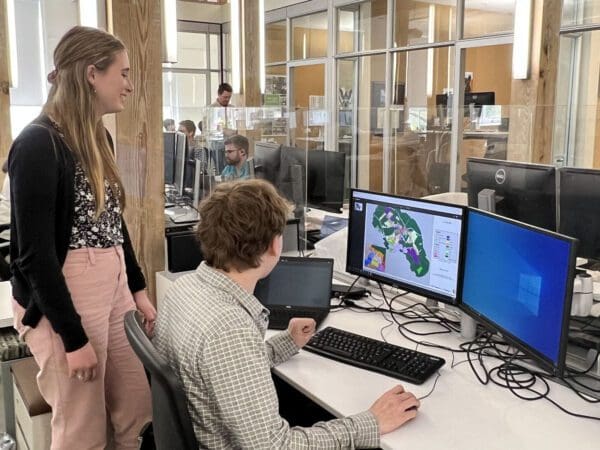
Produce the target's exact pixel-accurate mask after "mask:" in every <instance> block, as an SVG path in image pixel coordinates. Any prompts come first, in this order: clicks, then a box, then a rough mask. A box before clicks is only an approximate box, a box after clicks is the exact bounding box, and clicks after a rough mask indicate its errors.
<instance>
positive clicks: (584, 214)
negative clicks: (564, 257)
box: [558, 167, 600, 261]
mask: <svg viewBox="0 0 600 450" xmlns="http://www.w3.org/2000/svg"><path fill="white" fill-rule="evenodd" d="M558 180H559V184H558V186H559V191H558V199H559V200H558V216H559V225H558V231H559V232H560V233H562V234H566V235H568V236H573V237H575V238H577V239H579V247H578V251H577V256H580V257H582V258H588V259H593V260H596V261H598V260H600V170H597V169H580V168H574V167H563V168H561V169H559V170H558Z"/></svg>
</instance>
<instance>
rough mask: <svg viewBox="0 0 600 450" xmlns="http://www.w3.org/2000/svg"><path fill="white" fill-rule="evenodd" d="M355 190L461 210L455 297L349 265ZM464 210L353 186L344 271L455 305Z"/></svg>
mask: <svg viewBox="0 0 600 450" xmlns="http://www.w3.org/2000/svg"><path fill="white" fill-rule="evenodd" d="M355 192H359V193H366V194H374V195H385V196H387V197H391V198H395V199H400V200H410V201H417V202H424V203H428V204H431V205H440V206H446V207H452V208H458V209H460V210H462V220H461V223H462V229H461V236H460V244H459V254H458V270H457V273H456V296H455V298H452V297H450V296H447V295H443V294H441V293H439V292H435V291H430V290H427V289H424V288H422V287H419V286H413V285H411V284H409V283H403V282H401V281H398V280H390V279H389V278H385V277H383V276H379V275H377V274H374V273H372V272H364V271H362V270H355V269H354V268H353V267H351V266H350V252H349V251H348V248H349V247H350V237H351V236H352V233H353V225H352V211H353V208H354V193H355ZM466 211H467V207H466V206H463V205H455V204H452V203H444V202H437V201H434V200H429V199H423V198H413V197H406V196H401V195H394V194H387V193H383V192H375V191H368V190H365V189H354V188H352V189H350V209H349V213H348V237H347V241H346V272H348V273H350V274H353V275H358V276H361V277H364V278H368V279H370V280H374V281H377V282H379V283H384V284H386V285H388V286H391V287H393V288H398V289H403V290H406V291H408V292H412V293H414V294H418V295H422V296H424V297H426V298H428V299H433V300H437V301H440V302H442V303H446V304H448V305H452V306H457V305H458V304H459V303H460V298H461V296H462V279H463V270H464V255H463V253H464V251H463V250H464V246H465V236H466V234H467V227H468V223H467V213H466Z"/></svg>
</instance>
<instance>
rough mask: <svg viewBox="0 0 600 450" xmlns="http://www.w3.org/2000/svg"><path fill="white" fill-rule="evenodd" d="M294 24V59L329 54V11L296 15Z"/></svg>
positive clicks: (319, 56) (293, 20)
mask: <svg viewBox="0 0 600 450" xmlns="http://www.w3.org/2000/svg"><path fill="white" fill-rule="evenodd" d="M291 23H292V25H291V27H292V31H291V33H292V59H307V58H321V57H324V56H327V11H324V12H320V13H316V14H310V15H307V16H302V17H295V18H293V19H292V21H291Z"/></svg>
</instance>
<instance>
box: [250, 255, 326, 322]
mask: <svg viewBox="0 0 600 450" xmlns="http://www.w3.org/2000/svg"><path fill="white" fill-rule="evenodd" d="M332 276H333V259H330V258H295V257H281V258H280V260H279V263H277V265H276V266H275V268H274V269H273V271H272V272H271V273H270V274H269V276H268V277H267V278H263V279H262V280H260V281H259V282H258V283H257V284H256V289H255V290H254V295H255V296H256V298H258V300H259V301H260V302H261V303H262V304H263V305H264V306H265V307H266V308H267V309H268V310H269V311H270V314H269V328H271V329H274V330H284V329H286V328H287V326H288V323H289V321H290V319H291V318H292V317H310V318H313V319H315V322H317V326H318V325H319V324H320V323H321V322H323V320H325V317H327V314H329V303H330V300H331V277H332Z"/></svg>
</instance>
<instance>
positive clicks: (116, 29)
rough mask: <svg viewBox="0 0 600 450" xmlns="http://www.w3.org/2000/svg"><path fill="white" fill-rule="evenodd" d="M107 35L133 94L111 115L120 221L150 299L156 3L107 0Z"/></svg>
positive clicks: (158, 128) (157, 264)
mask: <svg viewBox="0 0 600 450" xmlns="http://www.w3.org/2000/svg"><path fill="white" fill-rule="evenodd" d="M108 3H109V7H108V8H107V10H108V11H109V12H111V13H112V14H111V17H110V18H109V23H110V22H111V20H112V24H113V30H112V32H113V33H114V34H115V35H117V36H118V37H119V38H121V39H122V40H123V41H124V42H125V45H126V46H127V49H128V52H129V60H130V63H131V75H130V76H131V79H132V82H133V84H134V89H135V90H134V93H133V95H132V96H131V98H130V99H129V104H128V105H127V108H126V109H125V111H124V112H122V113H120V114H117V115H116V135H115V142H116V147H117V161H118V164H119V168H120V170H121V175H122V177H123V182H124V185H125V189H126V193H127V208H126V210H125V218H126V220H127V224H128V227H129V231H130V234H131V238H132V241H133V245H134V248H135V250H136V255H137V258H138V261H139V263H140V265H141V267H142V270H143V271H144V275H145V276H146V280H147V283H148V288H149V291H150V298H151V299H153V301H155V272H157V271H161V270H164V258H165V255H164V212H163V211H164V197H163V194H164V167H163V148H162V63H161V49H162V47H161V7H160V5H161V2H158V1H155V0H108Z"/></svg>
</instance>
